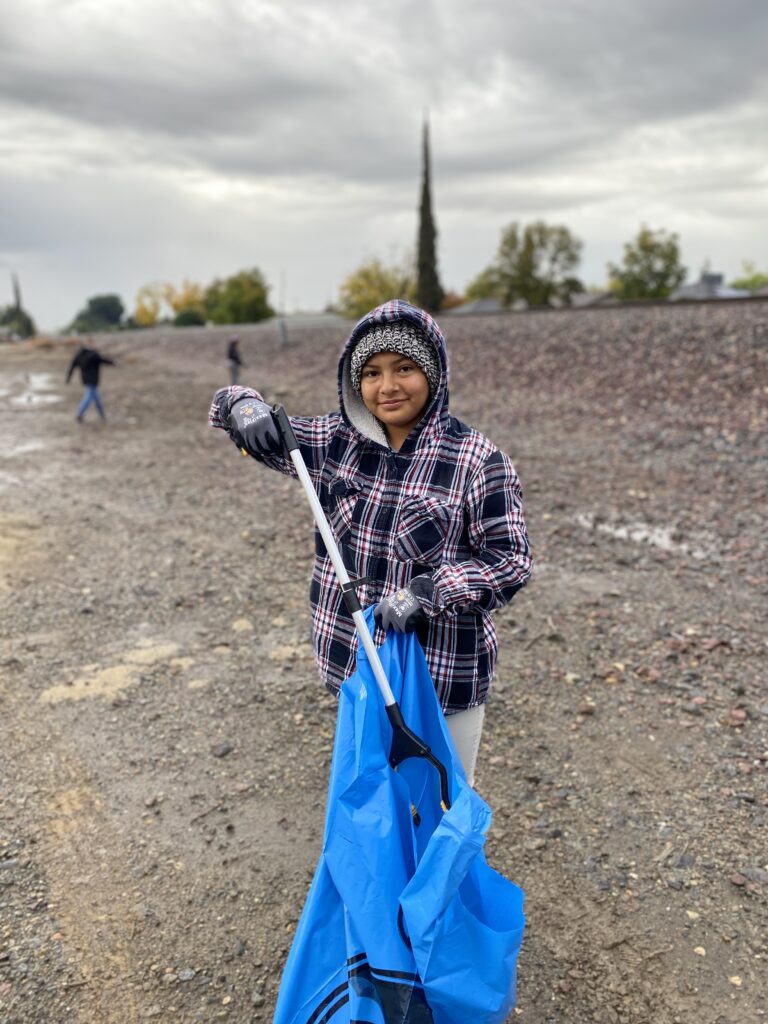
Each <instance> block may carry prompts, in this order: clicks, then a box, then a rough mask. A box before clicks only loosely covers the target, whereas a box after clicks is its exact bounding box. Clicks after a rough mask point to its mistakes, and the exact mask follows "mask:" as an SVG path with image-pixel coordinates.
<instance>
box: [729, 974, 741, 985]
mask: <svg viewBox="0 0 768 1024" xmlns="http://www.w3.org/2000/svg"><path fill="white" fill-rule="evenodd" d="M728 981H730V983H731V984H732V985H735V986H736V988H741V985H742V981H741V978H740V977H739V976H738V974H734V975H733V976H732V977H730V978H729V979H728Z"/></svg>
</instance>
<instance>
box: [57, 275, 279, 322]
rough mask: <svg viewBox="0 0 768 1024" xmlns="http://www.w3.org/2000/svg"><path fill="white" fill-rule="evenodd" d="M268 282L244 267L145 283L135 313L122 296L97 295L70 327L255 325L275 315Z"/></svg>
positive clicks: (78, 314)
mask: <svg viewBox="0 0 768 1024" xmlns="http://www.w3.org/2000/svg"><path fill="white" fill-rule="evenodd" d="M268 296H269V286H268V285H267V283H266V280H265V278H264V275H263V274H262V272H261V271H260V270H258V269H257V268H252V269H250V270H241V271H239V272H238V273H237V274H233V275H232V276H231V277H226V278H216V280H215V281H213V282H212V283H211V284H209V285H207V286H205V287H204V286H203V285H200V284H197V283H195V282H194V281H187V280H184V281H183V282H182V284H181V285H180V286H176V285H174V284H168V283H166V284H161V283H154V284H146V285H143V286H142V287H141V288H140V289H139V292H138V295H137V296H136V306H135V308H134V310H133V312H132V313H131V314H130V315H128V316H126V310H125V306H124V305H123V301H122V299H121V298H120V296H119V295H115V294H108V295H95V296H93V297H92V298H90V299H88V301H87V303H86V304H85V306H84V307H83V309H81V310H80V312H79V313H77V315H76V316H75V317H74V319H73V320H72V322H71V324H70V325H69V327H68V328H67V330H70V331H77V332H78V333H81V334H90V333H94V332H96V331H111V330H119V329H121V328H136V327H154V326H155V325H156V324H161V323H167V324H175V325H176V326H178V327H185V326H186V327H188V326H194V325H202V324H207V323H213V324H243V323H257V322H258V321H259V320H265V319H267V318H268V317H271V316H274V310H273V309H272V307H271V306H270V304H269V299H268Z"/></svg>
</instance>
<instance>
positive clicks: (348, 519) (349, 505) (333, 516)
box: [328, 476, 360, 538]
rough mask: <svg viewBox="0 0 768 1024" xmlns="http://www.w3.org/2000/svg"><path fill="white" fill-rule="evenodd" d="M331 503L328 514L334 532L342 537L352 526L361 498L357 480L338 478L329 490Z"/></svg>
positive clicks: (333, 481) (332, 482)
mask: <svg viewBox="0 0 768 1024" xmlns="http://www.w3.org/2000/svg"><path fill="white" fill-rule="evenodd" d="M328 493H329V494H330V503H329V506H330V507H329V509H328V513H329V516H330V520H331V526H332V527H333V532H334V533H335V534H336V536H337V537H339V538H340V537H341V536H342V535H343V534H344V533H346V532H347V530H349V528H350V527H351V526H352V517H353V516H354V514H355V505H357V499H358V497H359V496H360V485H359V484H358V483H357V482H356V481H355V480H348V479H346V478H345V477H341V476H337V477H336V479H335V480H332V481H331V484H330V486H329V488H328Z"/></svg>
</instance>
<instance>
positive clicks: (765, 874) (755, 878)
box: [740, 868, 768, 885]
mask: <svg viewBox="0 0 768 1024" xmlns="http://www.w3.org/2000/svg"><path fill="white" fill-rule="evenodd" d="M740 875H741V877H743V878H746V879H747V880H748V881H750V882H758V883H759V884H760V885H766V884H768V871H764V870H763V868H742V869H741V872H740Z"/></svg>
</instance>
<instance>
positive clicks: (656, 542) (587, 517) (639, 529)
mask: <svg viewBox="0 0 768 1024" xmlns="http://www.w3.org/2000/svg"><path fill="white" fill-rule="evenodd" d="M575 518H576V522H577V523H578V524H579V526H581V527H583V528H584V529H585V530H597V531H598V533H607V534H608V536H609V537H616V538H617V540H630V541H632V542H633V543H635V544H649V545H650V546H651V547H654V548H660V549H661V550H662V551H670V552H672V553H673V554H678V555H690V556H691V557H692V558H707V557H708V552H707V551H705V550H704V549H703V548H701V547H694V546H693V545H691V544H686V543H684V542H683V541H681V540H678V539H677V538H676V534H677V530H676V529H675V528H674V527H673V526H651V525H650V523H640V522H635V523H624V524H616V523H603V522H600V521H599V520H596V519H595V516H594V514H593V513H592V512H580V513H579V514H578V515H577V516H576V517H575Z"/></svg>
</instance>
